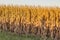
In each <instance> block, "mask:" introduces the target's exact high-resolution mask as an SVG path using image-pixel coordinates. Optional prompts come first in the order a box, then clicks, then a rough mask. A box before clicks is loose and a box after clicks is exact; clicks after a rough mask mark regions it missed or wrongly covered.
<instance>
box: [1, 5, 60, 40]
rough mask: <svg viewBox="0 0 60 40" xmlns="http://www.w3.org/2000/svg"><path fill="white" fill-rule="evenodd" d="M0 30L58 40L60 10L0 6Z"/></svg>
mask: <svg viewBox="0 0 60 40" xmlns="http://www.w3.org/2000/svg"><path fill="white" fill-rule="evenodd" d="M0 29H2V30H4V31H11V32H14V33H18V34H32V35H38V36H41V37H43V38H45V39H47V38H49V37H51V38H52V39H53V40H60V8H58V7H48V8H47V7H40V6H38V7H35V6H0Z"/></svg>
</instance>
